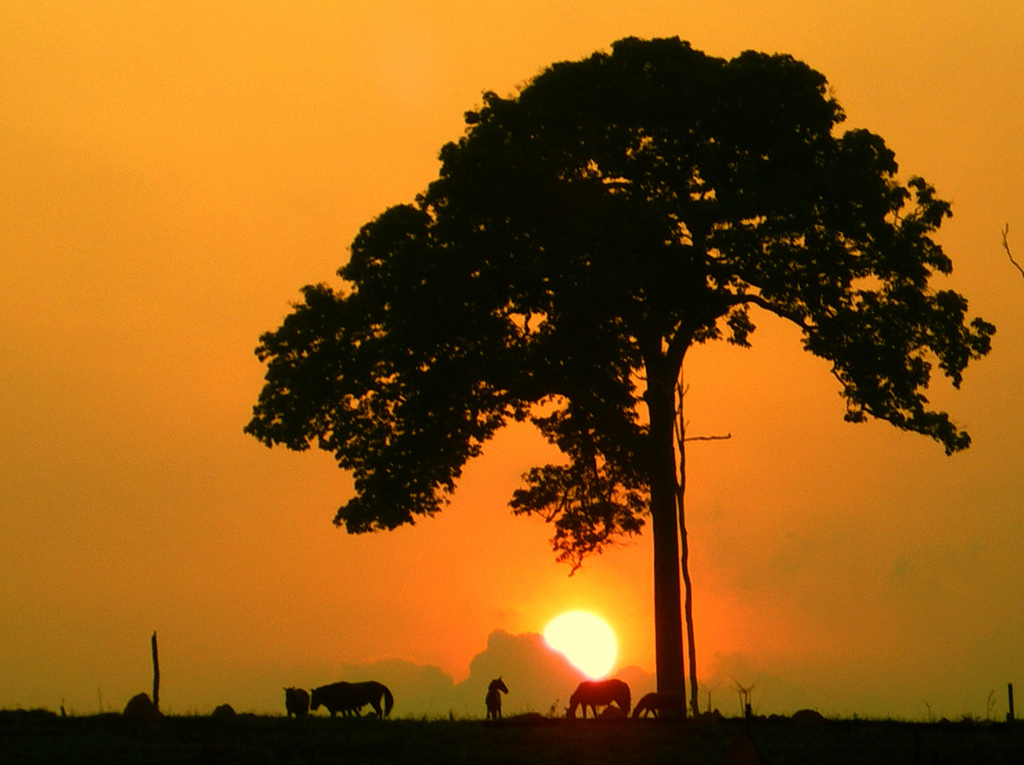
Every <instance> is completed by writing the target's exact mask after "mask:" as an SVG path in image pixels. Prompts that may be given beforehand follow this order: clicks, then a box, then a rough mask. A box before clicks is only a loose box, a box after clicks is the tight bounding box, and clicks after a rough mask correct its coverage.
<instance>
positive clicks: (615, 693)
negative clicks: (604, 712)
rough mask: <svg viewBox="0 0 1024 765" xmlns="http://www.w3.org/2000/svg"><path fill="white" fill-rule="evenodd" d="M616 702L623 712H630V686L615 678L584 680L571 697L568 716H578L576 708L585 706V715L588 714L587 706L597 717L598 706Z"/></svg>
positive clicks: (626, 713)
mask: <svg viewBox="0 0 1024 765" xmlns="http://www.w3.org/2000/svg"><path fill="white" fill-rule="evenodd" d="M612 702H615V704H616V705H617V706H618V707H619V709H621V710H622V712H623V714H625V715H628V714H629V707H630V697H629V686H628V685H626V684H625V683H624V682H622V681H621V680H616V679H614V678H612V679H610V680H601V681H597V682H595V681H590V680H587V681H584V682H582V683H580V684H579V686H578V687H577V688H576V692H575V693H574V694H573V695H572V696H571V697H570V698H569V712H568V714H567V715H566V716H567V717H571V718H575V717H576V708H577V707H580V706H582V707H583V717H584V718H586V716H587V707H590V711H591V712H593V713H594V717H597V707H603V706H607V705H608V704H611V703H612Z"/></svg>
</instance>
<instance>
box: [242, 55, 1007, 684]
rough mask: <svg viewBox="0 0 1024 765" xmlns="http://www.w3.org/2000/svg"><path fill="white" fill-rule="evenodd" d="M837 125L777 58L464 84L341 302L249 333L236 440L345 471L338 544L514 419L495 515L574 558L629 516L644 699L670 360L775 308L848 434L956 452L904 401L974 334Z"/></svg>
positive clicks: (669, 446) (674, 515)
mask: <svg viewBox="0 0 1024 765" xmlns="http://www.w3.org/2000/svg"><path fill="white" fill-rule="evenodd" d="M843 118H844V115H843V112H842V110H841V108H840V106H839V104H838V103H837V102H836V101H835V100H834V99H833V98H832V96H831V94H830V92H829V89H828V85H827V82H826V79H825V77H824V76H822V75H821V74H819V73H818V72H816V71H814V70H813V69H811V68H810V67H808V66H807V65H805V64H803V63H801V62H799V61H796V60H794V59H793V58H791V57H789V56H784V55H765V54H761V53H755V52H746V53H743V54H741V55H739V56H738V57H736V58H734V59H732V60H728V61H727V60H724V59H720V58H714V57H710V56H707V55H705V54H703V53H701V52H700V51H697V50H694V49H693V48H691V47H690V45H689V44H687V43H685V42H682V41H680V40H678V39H662V40H647V41H645V40H638V39H635V38H628V39H624V40H620V41H619V42H617V43H615V44H614V45H613V46H612V52H611V53H603V52H602V53H595V54H594V55H592V56H590V57H589V58H587V59H585V60H582V61H578V62H564V63H558V64H554V65H553V66H551V67H550V68H548V69H546V70H545V71H543V72H542V73H541V74H540V75H538V76H537V77H536V78H535V79H534V80H533V81H532V82H531V83H529V85H528V86H526V87H525V88H523V89H522V90H521V91H520V92H519V93H518V95H515V96H512V97H507V98H506V97H501V96H498V95H496V94H494V93H486V94H485V95H484V98H483V105H482V107H481V108H480V109H478V110H476V111H472V112H468V113H467V114H466V124H467V129H466V132H465V135H464V136H463V137H462V138H460V139H459V140H458V141H457V142H455V143H449V144H447V145H446V146H444V148H443V149H442V150H441V161H442V167H441V171H440V175H439V177H438V179H437V180H435V181H434V182H433V183H431V184H430V185H429V187H428V188H427V190H426V192H425V193H424V194H422V195H421V196H419V197H417V199H416V200H415V203H413V204H408V205H400V206H397V207H393V208H391V209H389V210H387V211H385V212H384V213H382V214H381V215H380V217H378V218H376V219H375V220H373V221H371V222H370V223H368V224H367V225H365V226H364V227H363V228H362V230H361V231H360V233H359V235H358V236H357V237H356V239H355V241H354V242H353V244H352V246H351V255H350V258H349V260H348V262H347V263H346V264H345V265H344V266H343V267H342V268H341V269H340V270H339V272H338V273H339V275H340V277H341V279H342V283H343V286H341V287H340V288H339V289H334V288H331V287H329V286H326V285H324V284H319V285H315V286H307V287H305V288H303V301H302V302H301V303H299V304H297V305H296V306H295V307H294V310H293V311H292V313H291V314H290V315H289V316H288V317H287V318H286V319H285V321H284V323H283V324H282V326H281V327H280V328H279V329H277V330H276V331H273V332H268V333H266V334H264V335H263V336H262V338H261V340H260V345H259V347H258V348H257V354H258V356H259V358H260V359H261V360H263V361H264V362H266V363H267V373H266V384H265V386H264V388H263V391H262V393H261V395H260V398H259V402H258V403H257V404H256V406H255V407H254V415H253V418H252V420H251V422H250V423H249V424H248V426H247V428H246V430H247V432H249V433H251V434H252V435H254V436H255V437H257V438H258V439H260V440H261V441H263V442H264V443H266V444H267V445H272V444H283V445H285V446H287V447H289V448H292V449H300V450H301V449H306V448H308V447H309V446H310V445H312V444H314V443H315V444H316V445H317V446H319V447H320V448H321V449H325V450H327V451H330V452H333V453H334V455H335V457H336V458H337V461H338V464H339V466H340V467H341V468H343V469H345V470H348V471H351V473H352V475H353V477H354V481H355V496H354V497H353V498H351V499H350V500H348V501H347V502H346V503H345V504H344V505H342V507H341V508H340V509H339V510H338V513H337V516H336V518H335V523H336V524H338V525H344V526H345V528H346V529H347V530H348V531H349V532H352V533H361V532H367V531H375V530H380V529H393V528H395V527H397V526H400V525H402V524H405V523H412V522H414V520H415V519H416V518H417V517H418V516H430V515H432V514H434V513H435V512H437V511H438V510H440V509H441V508H442V506H443V505H444V503H445V502H446V501H447V496H448V495H450V494H451V493H452V491H453V490H454V487H455V482H456V479H457V478H458V477H459V475H460V472H461V470H462V467H463V466H464V465H465V463H466V461H467V460H469V459H470V458H472V457H474V456H476V455H478V454H479V453H480V451H481V447H482V445H483V444H484V443H485V442H486V441H487V440H488V439H489V438H490V437H491V436H492V435H493V434H494V433H495V432H496V431H497V430H498V429H499V428H501V427H502V426H503V425H505V424H506V423H508V422H509V421H511V420H519V421H523V420H528V421H530V422H532V423H533V424H535V425H536V426H538V427H539V428H540V430H541V431H542V432H543V434H544V435H545V436H546V437H547V438H548V440H549V441H551V442H552V443H553V444H555V445H557V446H558V447H559V448H560V449H561V451H562V452H563V454H564V455H565V459H564V460H563V461H562V462H561V463H559V464H554V465H544V466H538V467H536V468H534V469H532V470H530V471H529V472H528V474H527V475H526V476H525V478H524V481H525V485H524V487H523V488H522V489H520V490H519V491H517V492H516V493H515V495H514V497H513V498H512V502H511V504H512V507H513V509H514V511H515V512H517V513H540V514H543V515H544V517H545V518H547V519H548V520H550V521H552V522H553V523H554V528H555V534H554V540H553V544H554V547H555V549H556V551H557V552H558V553H559V556H560V557H561V558H562V559H565V560H569V561H570V562H572V563H574V564H576V565H578V563H579V561H580V560H581V559H582V556H584V555H586V554H587V553H590V552H594V551H599V550H601V548H602V547H603V546H604V545H606V544H608V543H609V542H611V541H613V540H614V539H615V538H616V537H617V536H619V535H622V534H632V533H636V532H639V531H640V530H641V527H642V526H643V524H644V522H645V520H646V519H647V518H648V517H649V518H650V520H651V525H652V528H653V535H654V584H655V626H656V655H657V679H658V687H659V689H660V690H663V691H665V690H671V691H676V692H679V693H682V692H683V691H684V688H685V683H684V674H683V659H682V656H683V649H682V644H683V640H682V628H681V613H680V587H679V578H680V557H679V556H680V549H679V527H678V525H677V524H678V520H679V517H680V516H679V512H680V510H681V507H680V506H679V502H680V501H681V497H682V496H683V495H682V492H681V491H678V489H679V480H680V478H682V476H679V475H678V473H677V469H676V465H677V464H682V463H681V461H680V459H679V458H680V456H681V455H679V454H677V452H676V448H677V447H676V438H675V436H674V433H673V423H674V420H675V417H676V415H677V412H678V403H677V400H676V398H675V395H674V394H675V390H676V385H677V382H678V380H679V377H680V374H681V370H682V365H683V360H684V357H685V356H686V354H687V352H689V351H690V350H691V349H692V348H694V347H695V346H699V345H701V344H703V343H706V342H710V341H714V340H722V339H724V340H725V341H727V342H731V343H734V344H737V345H741V346H746V345H747V344H748V340H749V338H750V335H751V333H752V332H753V331H754V328H755V327H754V322H753V319H754V318H755V316H757V314H758V312H761V313H762V314H772V315H774V316H777V317H781V318H782V319H785V320H787V321H789V322H792V323H793V324H795V325H796V326H797V327H799V328H800V330H801V331H802V342H803V346H804V348H805V349H806V350H808V351H810V352H811V353H813V354H815V355H816V356H819V357H821V358H823V359H825V360H827V361H828V363H829V364H830V365H831V368H832V372H833V374H834V375H835V377H836V378H837V380H838V381H839V384H840V391H841V395H842V397H843V399H844V400H845V418H846V419H847V420H849V421H851V422H860V421H863V420H865V419H866V418H867V417H869V416H870V417H876V418H880V419H883V420H886V421H888V422H890V423H892V424H893V425H895V426H896V427H898V428H901V429H904V430H910V431H916V432H919V433H922V434H925V435H927V436H930V437H932V438H934V439H936V440H937V441H939V442H940V443H941V444H942V445H943V446H944V447H945V450H946V452H947V453H952V452H955V451H958V450H960V449H964V448H966V447H967V446H968V444H969V443H970V439H969V437H968V435H967V434H966V433H965V432H963V431H961V430H960V429H958V428H957V426H956V425H954V424H953V422H952V421H951V419H950V417H949V416H948V415H947V414H946V413H944V412H940V411H935V410H933V409H932V408H930V406H929V402H928V399H927V398H926V395H925V394H926V391H927V388H928V385H929V381H930V379H931V375H932V372H933V369H934V366H935V365H936V364H937V365H938V368H939V370H941V372H942V373H943V374H944V375H945V376H946V377H948V378H949V379H950V381H951V382H952V384H953V385H954V386H959V385H960V383H961V379H962V374H963V371H964V369H965V367H966V366H967V364H968V362H969V361H970V360H971V359H975V358H978V357H981V356H983V355H984V354H986V353H987V352H988V350H989V346H990V338H991V336H992V334H993V332H994V327H992V326H991V325H990V324H988V323H986V322H984V321H982V320H981V319H977V318H975V319H972V320H969V319H968V317H967V301H966V300H965V299H964V298H963V297H962V296H961V295H959V294H958V293H956V292H954V291H951V290H939V289H935V288H934V287H933V286H932V285H931V280H932V277H933V275H934V274H936V273H939V274H948V273H949V272H950V270H951V268H952V266H951V262H950V260H949V258H948V257H947V256H946V254H945V253H944V252H943V250H942V248H941V247H940V246H939V245H938V244H937V243H936V242H935V241H934V239H933V234H934V232H935V231H936V230H937V229H938V228H939V226H940V224H941V223H942V221H943V219H944V218H946V217H947V216H949V215H950V208H949V205H948V204H947V203H946V202H944V201H942V200H941V199H940V198H939V197H937V196H936V194H935V191H934V189H933V188H932V187H931V186H930V185H929V184H928V183H926V182H925V181H924V180H922V179H920V178H917V177H912V178H910V179H909V180H907V181H905V182H903V181H901V180H899V178H898V176H897V165H896V161H895V159H894V156H893V152H892V151H891V150H890V149H889V148H887V146H886V145H885V142H884V141H883V140H882V139H881V138H880V137H879V136H877V135H874V134H872V133H870V132H868V131H866V130H851V131H848V132H845V133H841V132H840V131H838V130H837V126H838V125H839V123H840V122H842V120H843ZM680 443H681V441H680ZM693 692H694V695H695V693H696V689H693Z"/></svg>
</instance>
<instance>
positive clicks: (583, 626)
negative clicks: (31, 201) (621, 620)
mask: <svg viewBox="0 0 1024 765" xmlns="http://www.w3.org/2000/svg"><path fill="white" fill-rule="evenodd" d="M544 640H546V641H547V644H548V645H549V646H551V647H552V648H554V649H555V650H556V651H558V652H559V653H563V654H565V657H566V658H567V659H568V660H569V661H571V662H572V663H573V664H574V665H575V666H576V667H577V668H579V669H580V670H582V671H583V672H584V673H586V674H587V675H589V676H590V677H592V678H595V679H596V678H599V677H603V676H604V675H607V674H608V673H609V672H610V671H611V669H612V665H614V664H615V659H616V657H617V656H618V653H619V644H618V641H617V640H616V639H615V633H614V632H613V631H612V628H611V627H609V626H608V622H606V621H605V620H604V619H602V618H601V617H599V616H595V615H594V614H592V613H590V612H589V611H566V612H565V613H564V614H561V615H560V616H556V617H555V618H554V619H552V620H551V621H550V622H548V626H547V627H545V628H544Z"/></svg>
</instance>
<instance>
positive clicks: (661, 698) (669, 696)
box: [633, 691, 686, 717]
mask: <svg viewBox="0 0 1024 765" xmlns="http://www.w3.org/2000/svg"><path fill="white" fill-rule="evenodd" d="M662 712H667V713H668V714H670V715H675V716H676V717H685V716H686V710H685V707H684V705H683V697H682V696H680V695H679V694H678V693H673V692H672V691H662V692H661V693H648V694H647V695H646V696H644V697H643V698H641V699H640V701H638V702H637V703H636V709H634V710H633V717H647V715H648V714H651V715H654V716H655V717H660V716H661V713H662Z"/></svg>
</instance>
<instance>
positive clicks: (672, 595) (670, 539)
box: [645, 367, 686, 698]
mask: <svg viewBox="0 0 1024 765" xmlns="http://www.w3.org/2000/svg"><path fill="white" fill-rule="evenodd" d="M666 378H667V379H666ZM674 396H675V379H674V377H669V376H667V375H664V374H662V375H656V374H652V370H651V369H650V367H648V387H647V392H646V394H645V398H646V399H647V409H648V413H649V416H650V432H649V438H650V452H649V455H648V457H649V468H648V469H649V471H650V473H649V476H650V485H651V521H652V523H651V525H652V532H653V534H654V643H655V652H656V657H655V658H656V663H657V674H658V691H659V692H662V693H664V692H667V691H671V692H672V693H678V694H679V696H680V697H681V698H685V697H686V677H685V673H684V668H683V628H682V622H683V618H682V610H681V607H680V597H679V596H680V591H679V538H678V534H679V527H678V525H677V522H676V521H677V514H676V466H675V447H674V444H673V435H674V434H673V430H674V425H675V401H674Z"/></svg>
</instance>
